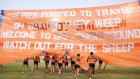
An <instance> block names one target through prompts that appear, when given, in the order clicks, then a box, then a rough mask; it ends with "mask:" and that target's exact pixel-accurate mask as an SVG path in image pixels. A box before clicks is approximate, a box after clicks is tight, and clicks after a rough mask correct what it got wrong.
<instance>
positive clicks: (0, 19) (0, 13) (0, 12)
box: [0, 10, 4, 27]
mask: <svg viewBox="0 0 140 79" xmlns="http://www.w3.org/2000/svg"><path fill="white" fill-rule="evenodd" d="M3 17H4V10H1V11H0V27H1V24H2V20H3Z"/></svg>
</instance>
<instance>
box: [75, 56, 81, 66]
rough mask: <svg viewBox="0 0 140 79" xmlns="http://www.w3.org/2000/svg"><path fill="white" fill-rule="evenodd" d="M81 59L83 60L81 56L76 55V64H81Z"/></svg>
mask: <svg viewBox="0 0 140 79" xmlns="http://www.w3.org/2000/svg"><path fill="white" fill-rule="evenodd" d="M80 60H81V58H80V57H76V59H75V64H77V65H80Z"/></svg>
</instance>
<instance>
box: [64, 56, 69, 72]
mask: <svg viewBox="0 0 140 79" xmlns="http://www.w3.org/2000/svg"><path fill="white" fill-rule="evenodd" d="M64 61H65V69H64V71H66V70H67V69H68V62H69V58H67V56H65V59H64Z"/></svg>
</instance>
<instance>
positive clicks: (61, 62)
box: [22, 52, 107, 79]
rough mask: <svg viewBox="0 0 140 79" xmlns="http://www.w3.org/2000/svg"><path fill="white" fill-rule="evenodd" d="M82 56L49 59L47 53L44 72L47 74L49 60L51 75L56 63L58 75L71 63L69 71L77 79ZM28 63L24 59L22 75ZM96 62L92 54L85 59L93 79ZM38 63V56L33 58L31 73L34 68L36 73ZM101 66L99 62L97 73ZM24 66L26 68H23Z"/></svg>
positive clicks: (27, 59)
mask: <svg viewBox="0 0 140 79" xmlns="http://www.w3.org/2000/svg"><path fill="white" fill-rule="evenodd" d="M83 58H84V57H83V56H80V54H77V56H76V57H75V56H71V57H70V59H69V58H68V57H67V56H62V57H60V56H57V55H53V56H52V57H50V56H49V55H48V54H47V53H46V55H45V56H44V61H45V65H46V71H45V72H48V65H49V61H50V60H51V73H54V69H55V68H56V66H57V63H58V67H59V70H58V74H61V71H62V70H63V66H64V72H65V71H66V70H67V69H68V63H70V61H71V70H72V72H74V71H75V78H76V79H77V78H78V74H79V68H80V61H81V59H83ZM28 61H29V58H26V59H24V63H23V69H22V74H23V73H24V70H25V71H27V69H28V66H29V65H28ZM96 61H97V58H95V57H94V55H93V52H90V55H89V56H88V58H87V62H88V63H89V73H90V78H91V77H94V68H95V62H96ZM39 62H40V57H39V56H35V58H34V66H33V67H32V69H31V70H32V71H33V70H34V68H35V72H37V69H38V63H39ZM101 65H102V61H101V60H99V67H98V71H99V70H100V68H101ZM106 65H107V64H105V66H104V68H103V70H104V69H105V67H106ZM25 66H27V67H26V68H25Z"/></svg>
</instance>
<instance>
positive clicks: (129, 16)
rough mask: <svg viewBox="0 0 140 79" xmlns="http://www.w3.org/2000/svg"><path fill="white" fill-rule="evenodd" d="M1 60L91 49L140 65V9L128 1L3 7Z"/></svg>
mask: <svg viewBox="0 0 140 79" xmlns="http://www.w3.org/2000/svg"><path fill="white" fill-rule="evenodd" d="M0 50H1V51H0V64H6V63H10V62H13V61H17V60H21V59H24V58H27V57H33V56H36V55H40V54H41V53H42V51H46V52H48V53H50V54H57V55H64V54H65V52H66V51H68V52H69V54H70V55H72V56H76V55H77V54H78V53H79V54H80V55H81V56H83V57H84V58H83V59H82V60H81V67H82V68H84V69H87V68H88V63H87V62H86V60H87V57H88V56H89V54H90V52H94V55H95V56H96V57H97V58H98V59H100V60H103V61H104V62H105V63H107V64H112V65H117V66H121V67H136V66H140V8H139V5H138V2H137V1H135V2H131V3H126V4H119V5H112V6H103V7H90V8H73V9H48V10H5V11H4V17H3V19H2V23H1V27H0Z"/></svg>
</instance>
